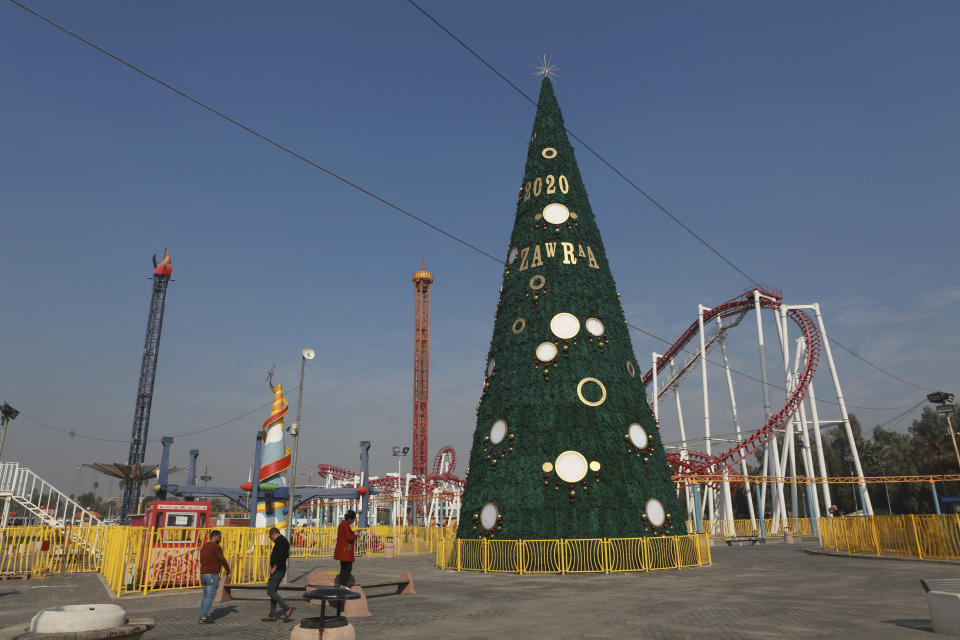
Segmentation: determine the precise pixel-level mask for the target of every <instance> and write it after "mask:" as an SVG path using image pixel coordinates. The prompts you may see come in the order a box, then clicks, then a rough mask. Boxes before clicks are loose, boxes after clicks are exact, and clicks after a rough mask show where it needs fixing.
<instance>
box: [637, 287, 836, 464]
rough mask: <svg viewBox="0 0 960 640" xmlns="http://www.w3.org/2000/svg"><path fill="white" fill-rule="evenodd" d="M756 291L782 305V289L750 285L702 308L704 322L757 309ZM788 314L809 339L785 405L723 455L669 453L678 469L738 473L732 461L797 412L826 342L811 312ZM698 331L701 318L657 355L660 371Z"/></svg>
mask: <svg viewBox="0 0 960 640" xmlns="http://www.w3.org/2000/svg"><path fill="white" fill-rule="evenodd" d="M754 291H758V292H759V293H760V307H761V308H763V309H779V308H780V305H781V302H780V300H781V298H782V294H780V292H778V291H777V292H774V291H771V290H765V289H750V290H748V291H746V292H745V293H744V294H743V295H741V296H739V297H737V298H734V299H733V300H730V301H729V302H724V303H723V304H721V305H718V306H716V307H713V308H712V309H705V310H704V312H703V323H704V325H706V324H707V322H708V321H710V320H713V319H715V318H717V317H720V318H727V317H730V316H735V315H739V314H743V313H746V312H748V311H751V310H754V308H755V304H754ZM787 317H788V318H790V319H791V320H792V321H793V322H794V324H796V325H797V326H798V327H799V328H800V332H801V333H802V334H803V338H804V340H806V343H807V350H806V362H805V363H804V366H803V371H802V372H801V373H800V378H799V380H798V381H797V385H796V387H795V388H794V390H793V392H792V393H791V394H790V397H789V398H787V402H786V403H785V404H784V406H783V408H782V409H780V410H779V411H777V412H776V413H774V414H773V415H771V416H770V417H769V418H768V419H767V423H766V424H765V425H764V426H763V427H762V428H761V429H759V430H758V431H756V432H755V433H753V434H752V435H750V437H748V438H746V439H745V440H744V441H743V442H740V443H738V444H737V446H735V447H733V448H732V449H730V450H728V451H725V452H723V453H721V454H720V455H709V454H707V453H704V452H700V451H690V452H688V453H687V459H686V460H681V459H680V454H679V453H678V452H670V453H668V454H667V460H669V461H670V463H671V464H673V465H674V466H676V467H677V471H678V472H679V473H680V474H681V475H698V474H716V475H720V474H729V475H732V476H735V477H739V475H740V474H739V472H737V471H736V470H735V469H734V468H733V467H732V465H733V464H735V463H737V462H739V461H740V460H741V459H743V458H745V457H746V456H748V455H750V454H751V453H753V452H754V451H756V450H757V449H759V448H760V447H762V446H763V445H764V444H766V443H767V442H769V441H770V440H771V439H772V438H773V437H774V436H775V435H776V434H777V431H779V430H780V429H781V428H783V426H784V425H786V424H787V422H789V420H790V419H791V418H792V417H793V415H794V414H795V413H796V412H797V409H799V407H800V404H801V403H802V402H803V399H804V398H805V397H806V395H807V389H808V387H809V386H810V382H811V381H812V380H813V374H814V373H816V371H817V365H818V364H819V363H820V353H821V351H822V349H823V342H822V340H821V337H820V332H819V331H818V330H817V327H816V325H815V324H814V323H813V320H812V319H811V318H810V316H809V315H807V314H806V313H805V312H803V311H800V310H798V309H790V310H788V311H787ZM699 331H700V322H699V319H698V320H697V321H695V322H694V323H693V324H691V325H690V326H689V327H688V328H687V330H686V331H685V332H684V333H683V335H681V336H680V338H679V339H678V340H677V341H676V342H674V343H673V345H671V347H670V348H669V349H667V352H666V353H664V354H663V355H662V356H660V357H659V358H657V362H656V367H657V374H658V375H659V373H660V372H661V371H662V370H664V369H665V368H666V367H668V366H669V365H670V361H671V360H672V359H673V358H675V357H677V356H678V355H679V354H680V353H681V352H682V351H684V348H685V347H686V346H687V344H689V343H690V341H691V340H693V339H694V338H695V337H696V336H697V334H698V333H699ZM652 378H653V369H651V370H650V371H647V373H646V374H645V375H644V376H643V384H644V385H647V384H649V382H650V380H651V379H652Z"/></svg>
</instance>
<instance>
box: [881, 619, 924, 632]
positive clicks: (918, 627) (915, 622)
mask: <svg viewBox="0 0 960 640" xmlns="http://www.w3.org/2000/svg"><path fill="white" fill-rule="evenodd" d="M884 622H886V623H887V624H895V625H897V626H898V627H904V628H906V629H913V630H914V631H929V632H930V633H933V623H932V622H931V621H930V618H907V619H905V620H884Z"/></svg>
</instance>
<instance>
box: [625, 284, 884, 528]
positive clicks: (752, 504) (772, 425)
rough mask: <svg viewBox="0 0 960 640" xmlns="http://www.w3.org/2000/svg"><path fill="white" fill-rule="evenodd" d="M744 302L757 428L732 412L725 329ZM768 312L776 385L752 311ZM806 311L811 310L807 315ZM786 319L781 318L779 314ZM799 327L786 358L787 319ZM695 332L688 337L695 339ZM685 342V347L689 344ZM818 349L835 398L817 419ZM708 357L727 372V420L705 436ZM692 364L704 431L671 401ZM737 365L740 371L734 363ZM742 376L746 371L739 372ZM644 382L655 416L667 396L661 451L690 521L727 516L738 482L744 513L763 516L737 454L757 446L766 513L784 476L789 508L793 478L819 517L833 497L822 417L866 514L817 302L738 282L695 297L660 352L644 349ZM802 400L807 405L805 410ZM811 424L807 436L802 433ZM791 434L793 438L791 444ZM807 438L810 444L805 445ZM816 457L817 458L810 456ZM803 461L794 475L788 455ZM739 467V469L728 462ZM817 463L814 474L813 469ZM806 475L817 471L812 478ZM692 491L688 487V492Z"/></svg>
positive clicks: (780, 492) (781, 507)
mask: <svg viewBox="0 0 960 640" xmlns="http://www.w3.org/2000/svg"><path fill="white" fill-rule="evenodd" d="M750 311H753V312H754V315H755V318H756V327H757V346H758V349H759V355H760V360H759V370H760V377H759V379H758V378H753V379H754V380H755V381H757V382H759V383H760V386H761V389H762V398H763V409H764V423H763V426H761V427H760V428H759V429H756V430H753V431H743V430H742V429H741V422H740V417H739V415H738V413H737V401H736V395H735V392H734V384H733V375H732V374H733V370H732V369H731V367H730V364H729V359H728V357H727V345H726V340H727V337H728V335H729V332H730V331H731V329H733V328H734V327H737V326H739V325H740V323H741V321H742V320H743V319H744V317H745V316H746V315H747V314H748V313H749V312H750ZM763 311H768V312H769V313H770V315H772V316H773V320H774V324H775V326H776V329H777V338H778V343H779V349H780V352H781V355H782V360H783V376H784V378H783V380H784V384H783V386H780V385H779V384H772V383H771V382H770V379H769V377H768V372H767V361H766V351H765V348H764V332H763V322H762V318H761V314H762V312H763ZM810 312H812V313H813V315H814V317H815V320H814V318H811V316H810ZM788 320H789V322H788ZM791 323H792V324H793V325H795V326H796V327H797V328H798V329H799V330H800V335H799V336H798V337H797V338H796V340H795V342H794V343H793V344H795V347H794V351H793V355H792V358H793V362H792V365H791V341H790V337H789V332H788V329H789V326H790V324H791ZM695 340H696V342H695ZM691 343H694V344H693V348H692V349H688V348H687V347H688V345H690V344H691ZM716 347H719V351H720V354H721V358H722V362H714V361H711V360H708V358H707V355H708V353H710V351H711V350H712V349H715V348H716ZM824 355H825V356H826V360H827V364H828V367H829V370H830V375H831V378H832V382H833V387H834V393H835V397H836V402H831V404H835V405H836V407H837V408H838V409H839V411H840V417H839V419H837V420H826V421H822V420H821V419H820V413H819V409H818V404H817V400H816V395H815V393H814V389H813V379H814V374H815V373H816V371H817V367H818V365H819V364H820V361H821V358H822V357H823V356H824ZM708 364H713V365H717V366H718V367H720V368H722V369H723V371H724V374H725V380H726V393H727V395H728V397H729V402H730V409H731V417H732V421H731V427H732V431H731V430H730V429H725V430H724V433H722V434H721V435H714V434H713V432H712V430H711V426H712V425H711V413H710V409H711V405H710V400H709V384H708ZM697 366H699V367H700V372H701V388H702V412H703V425H704V427H703V436H702V437H693V438H691V437H688V434H687V429H686V426H685V424H684V420H683V408H682V404H681V401H680V383H681V382H682V381H683V380H684V379H685V378H686V377H687V376H688V375H689V374H690V373H691V372H692V371H693V370H694V369H695V368H696V367H697ZM738 373H739V372H738ZM748 377H749V376H748ZM643 381H644V384H645V385H647V388H648V395H649V397H650V404H651V407H652V408H653V410H654V414H655V415H656V416H657V417H658V419H659V421H660V424H661V425H662V426H666V425H664V419H663V416H662V415H661V411H660V402H661V400H662V399H664V398H665V396H667V395H668V393H672V395H673V396H674V404H675V411H676V414H675V417H676V420H677V423H676V426H677V427H678V428H679V432H680V441H679V442H676V443H672V444H673V450H672V451H671V452H670V453H668V455H667V458H668V460H669V461H670V462H671V463H672V465H673V466H674V467H675V469H676V471H677V475H676V476H675V480H677V481H678V487H680V488H682V490H683V491H684V493H685V494H686V497H687V508H688V516H689V517H690V519H691V520H696V521H697V522H699V521H700V520H701V518H703V517H706V518H708V519H710V520H717V521H731V522H732V520H733V518H734V514H733V505H732V496H731V488H732V487H743V488H745V489H746V495H747V505H748V508H749V513H750V518H751V519H754V518H756V517H761V518H762V517H763V515H762V514H763V513H764V512H765V509H764V505H765V504H766V500H767V487H768V484H767V483H763V484H762V485H761V486H759V487H754V488H753V489H754V491H753V492H751V487H750V483H749V480H748V479H747V478H746V477H747V476H749V475H750V474H749V471H748V469H747V461H746V458H747V456H749V455H750V454H752V453H755V452H761V451H762V455H763V458H762V471H761V473H760V474H759V475H761V476H768V477H773V478H776V481H775V482H773V485H772V486H773V491H772V492H771V496H770V498H771V501H772V506H771V509H770V511H771V512H772V515H773V518H774V519H783V518H786V517H788V516H787V502H786V500H785V495H784V485H785V484H789V485H790V490H791V500H790V504H791V507H792V514H791V517H794V518H795V517H798V515H799V514H798V505H799V504H800V500H799V499H798V495H797V484H798V478H801V477H802V478H803V480H802V481H801V483H803V484H805V485H806V487H807V495H806V503H807V509H808V514H806V515H808V516H809V517H811V518H816V517H819V516H820V514H821V513H824V515H828V511H827V508H826V507H828V506H829V505H831V504H832V502H831V498H830V487H829V485H828V484H827V481H826V477H827V476H828V475H829V474H828V473H827V469H826V464H825V462H824V454H823V445H822V441H821V436H820V431H821V429H822V428H825V427H826V426H834V425H842V426H843V429H844V432H845V434H846V440H847V444H848V446H849V448H850V454H851V458H852V462H853V464H854V468H855V471H856V476H857V484H858V487H859V493H860V499H861V504H862V505H863V511H864V513H865V514H867V515H873V506H872V504H871V502H870V495H869V493H868V492H867V491H866V488H865V481H864V475H863V469H862V467H861V464H860V456H859V452H858V451H857V445H856V441H855V438H854V435H853V431H852V428H851V425H850V416H849V414H848V413H847V406H846V402H845V400H844V397H843V392H842V390H841V388H840V379H839V376H838V375H837V369H836V366H835V364H834V361H833V355H832V353H831V351H830V343H829V341H828V340H827V333H826V328H825V326H824V323H823V316H822V314H821V312H820V305H819V303H812V304H801V305H789V304H786V303H784V302H783V294H782V292H780V291H779V290H776V289H773V288H770V287H756V288H752V289H749V290H747V291H746V292H745V293H744V294H743V295H741V296H738V297H737V298H734V299H733V300H730V301H728V302H725V303H723V304H720V305H718V306H716V307H712V308H710V307H705V306H703V305H699V307H698V313H697V320H696V321H695V322H693V323H692V324H691V325H690V326H689V327H688V328H687V330H686V331H685V332H684V333H683V334H682V335H681V336H680V338H679V339H677V341H676V342H674V343H673V345H671V346H670V348H669V349H668V350H667V351H666V353H664V354H658V353H653V354H652V367H651V369H650V370H649V371H648V372H647V373H646V374H645V375H644V378H643ZM771 386H773V387H775V388H779V389H782V390H783V391H784V392H785V399H784V402H783V405H782V407H781V408H780V409H779V410H777V411H773V410H772V407H773V404H772V401H771V398H770V387H771ZM808 408H809V412H808ZM811 431H812V438H811V434H810V432H811ZM798 436H799V439H800V442H799V443H798V441H797V440H798ZM811 439H812V441H813V445H812V446H811ZM700 442H702V443H703V449H704V450H703V451H695V450H692V449H691V445H692V444H694V443H700ZM718 442H719V443H724V444H725V445H727V444H728V445H730V446H729V448H727V449H726V450H723V451H721V452H719V453H715V452H714V444H715V443H718ZM814 456H816V464H815V462H814ZM798 457H799V458H800V460H801V464H802V465H803V468H802V471H801V472H800V475H798V465H797V458H798ZM737 466H739V469H737V468H736V467H737ZM818 472H819V473H818ZM815 478H817V479H818V480H817V481H816V482H815V480H814V479H815ZM700 483H704V484H705V485H706V491H707V493H706V500H705V503H704V504H700V500H699V484H700ZM815 484H820V489H821V491H822V499H823V505H824V509H823V510H821V508H820V501H819V499H818V497H817V495H816V491H815V490H814V488H815ZM691 490H692V492H693V494H694V495H693V496H692V498H693V499H692V500H691Z"/></svg>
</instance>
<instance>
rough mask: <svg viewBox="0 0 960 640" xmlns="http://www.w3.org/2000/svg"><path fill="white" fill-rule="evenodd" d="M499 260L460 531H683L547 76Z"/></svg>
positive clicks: (529, 535)
mask: <svg viewBox="0 0 960 640" xmlns="http://www.w3.org/2000/svg"><path fill="white" fill-rule="evenodd" d="M506 262H507V268H506V269H505V271H504V276H503V287H502V288H501V292H500V303H499V305H498V307H497V313H496V322H495V323H494V329H493V340H492V341H491V344H490V353H489V355H488V356H487V370H486V380H485V382H484V386H483V395H482V397H481V400H480V406H479V407H478V410H477V428H476V432H475V433H474V438H473V446H472V449H471V452H470V472H469V475H468V477H467V485H466V489H465V492H464V497H463V511H462V513H463V517H461V519H460V526H459V529H458V531H457V534H458V536H459V537H461V538H477V537H487V538H500V539H528V540H530V539H557V538H568V539H569V538H598V537H606V538H618V537H637V536H655V535H676V534H678V533H686V530H685V526H684V522H683V518H682V516H681V509H680V503H679V501H678V499H677V495H676V491H675V489H674V486H673V484H672V483H671V480H670V470H669V467H668V465H667V460H666V456H665V452H664V449H663V444H662V442H661V440H660V434H659V432H658V430H657V425H656V421H655V420H654V418H653V414H652V412H651V411H650V407H649V406H648V404H647V398H646V393H645V391H644V388H643V383H642V382H641V371H640V368H639V366H638V364H637V362H636V358H635V357H634V353H633V347H632V346H631V344H630V336H629V334H628V332H627V325H626V320H625V318H624V315H623V309H622V307H621V306H620V301H619V296H618V294H617V290H616V285H615V284H614V281H613V275H612V274H611V272H610V266H609V265H608V263H607V257H606V252H605V251H604V249H603V243H602V242H601V240H600V232H599V230H598V229H597V224H596V221H595V219H594V215H593V211H592V210H591V208H590V202H589V200H588V199H587V192H586V189H584V185H583V179H582V178H581V177H580V170H579V169H578V167H577V162H576V159H575V158H574V154H573V148H572V147H571V146H570V141H569V140H568V139H567V134H566V131H565V129H564V126H563V115H562V114H561V113H560V106H559V105H558V104H557V100H556V97H555V96H554V93H553V86H552V84H551V82H550V79H549V77H546V76H545V77H544V79H543V83H542V84H541V87H540V98H539V102H538V104H537V115H536V119H535V120H534V123H533V135H532V136H531V137H530V147H529V150H528V151H527V165H526V170H525V172H524V177H523V183H522V186H521V188H520V194H519V198H518V201H517V215H516V220H515V222H514V225H513V233H512V235H511V239H510V248H509V251H508V254H507V260H506Z"/></svg>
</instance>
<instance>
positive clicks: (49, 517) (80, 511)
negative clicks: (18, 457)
mask: <svg viewBox="0 0 960 640" xmlns="http://www.w3.org/2000/svg"><path fill="white" fill-rule="evenodd" d="M0 499H3V500H4V507H3V515H2V517H3V521H2V523H0V525H2V526H4V527H5V526H6V524H7V517H8V515H9V509H10V502H9V501H10V500H12V501H13V502H15V503H16V504H17V505H19V506H20V507H22V508H23V509H25V510H26V511H27V512H28V513H29V514H30V515H32V516H33V517H34V518H36V519H37V521H38V522H40V523H42V524H45V525H48V526H51V527H60V528H64V529H66V530H67V531H68V532H69V536H70V538H71V539H72V541H73V542H76V543H78V544H80V545H81V546H83V547H84V548H85V549H86V550H87V551H90V552H91V553H95V554H97V555H99V554H100V549H99V548H98V547H99V546H100V545H98V544H97V543H96V542H92V541H90V540H89V539H88V536H84V535H81V534H80V533H79V532H78V531H77V530H76V528H79V527H94V526H98V525H102V524H103V522H102V521H101V520H100V518H98V517H97V516H95V515H94V514H93V513H91V512H90V511H88V510H86V509H84V508H83V507H81V506H80V505H79V504H77V503H76V502H75V501H74V500H73V499H71V498H70V496H68V495H67V494H65V493H63V492H62V491H60V490H59V489H57V488H56V487H55V486H53V485H52V484H50V483H49V482H47V481H46V480H44V479H43V478H41V477H40V476H38V475H37V474H35V473H34V472H33V471H31V470H30V469H27V468H26V467H21V466H20V463H18V462H0ZM94 540H96V538H94Z"/></svg>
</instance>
